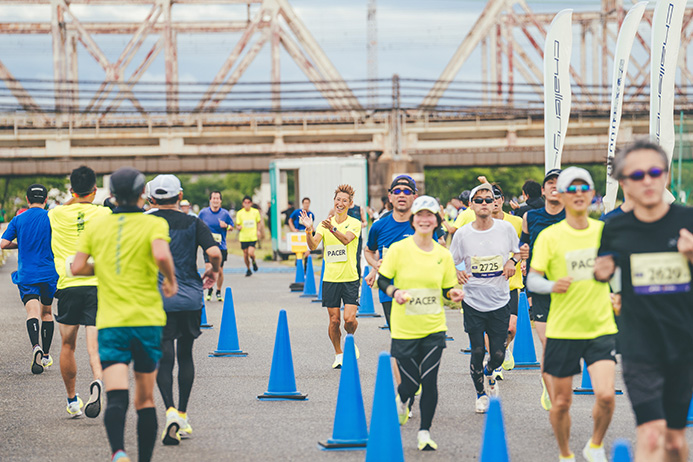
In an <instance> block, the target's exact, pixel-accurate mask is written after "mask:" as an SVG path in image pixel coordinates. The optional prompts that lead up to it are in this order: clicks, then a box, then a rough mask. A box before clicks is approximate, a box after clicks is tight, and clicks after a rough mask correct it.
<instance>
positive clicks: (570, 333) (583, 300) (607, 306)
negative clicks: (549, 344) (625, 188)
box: [532, 218, 617, 340]
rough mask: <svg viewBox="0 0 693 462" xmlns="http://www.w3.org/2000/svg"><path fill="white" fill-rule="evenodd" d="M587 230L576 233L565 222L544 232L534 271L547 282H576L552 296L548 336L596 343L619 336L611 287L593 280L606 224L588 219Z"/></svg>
mask: <svg viewBox="0 0 693 462" xmlns="http://www.w3.org/2000/svg"><path fill="white" fill-rule="evenodd" d="M588 223H589V225H588V227H587V228H586V229H574V228H572V227H571V226H570V225H568V223H567V222H566V221H565V220H563V221H560V222H558V223H556V224H554V225H551V226H549V227H548V228H546V229H545V230H543V231H542V232H541V233H540V234H539V237H537V240H536V242H535V243H534V250H533V253H532V268H533V269H535V270H537V271H543V272H544V274H545V275H546V277H547V279H549V280H551V281H556V280H558V279H561V278H563V277H566V276H570V277H572V278H573V281H572V283H571V284H570V288H569V289H568V291H567V292H566V293H563V294H556V293H552V294H551V311H549V317H548V319H547V320H546V336H547V337H549V338H559V339H574V340H580V339H593V338H596V337H600V336H602V335H608V334H615V333H616V332H617V328H616V322H615V321H614V314H613V309H612V307H611V300H610V298H609V285H608V284H607V283H605V282H597V281H596V280H595V279H594V276H593V272H594V259H595V258H596V257H597V250H598V249H599V242H600V240H601V236H602V229H603V228H604V223H602V222H601V221H597V220H593V219H591V218H590V219H589V221H588Z"/></svg>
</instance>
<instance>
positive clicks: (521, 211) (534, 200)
mask: <svg viewBox="0 0 693 462" xmlns="http://www.w3.org/2000/svg"><path fill="white" fill-rule="evenodd" d="M541 194H542V191H541V185H540V184H539V183H537V182H536V181H534V180H527V181H525V184H523V185H522V199H523V200H524V202H525V203H524V204H523V205H520V204H518V203H517V202H516V201H514V200H512V201H510V207H511V208H512V209H513V215H515V216H516V217H520V218H522V217H524V216H525V213H527V212H529V211H530V210H534V209H541V208H544V200H543V199H542V198H541Z"/></svg>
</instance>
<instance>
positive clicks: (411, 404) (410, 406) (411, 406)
mask: <svg viewBox="0 0 693 462" xmlns="http://www.w3.org/2000/svg"><path fill="white" fill-rule="evenodd" d="M415 402H416V395H414V396H412V397H411V399H410V400H409V403H408V405H407V408H408V409H409V418H410V419H411V418H412V417H414V403H415Z"/></svg>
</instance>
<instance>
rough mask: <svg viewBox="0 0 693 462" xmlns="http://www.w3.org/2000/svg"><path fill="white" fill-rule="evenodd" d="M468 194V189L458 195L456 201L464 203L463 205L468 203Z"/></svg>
mask: <svg viewBox="0 0 693 462" xmlns="http://www.w3.org/2000/svg"><path fill="white" fill-rule="evenodd" d="M470 193H471V191H469V189H465V190H464V191H462V192H461V193H460V195H459V197H458V199H459V200H461V201H462V202H465V203H466V202H469V194H470Z"/></svg>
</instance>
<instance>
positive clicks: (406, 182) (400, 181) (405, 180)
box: [390, 175, 416, 191]
mask: <svg viewBox="0 0 693 462" xmlns="http://www.w3.org/2000/svg"><path fill="white" fill-rule="evenodd" d="M396 186H407V187H408V188H410V189H411V190H412V191H416V181H414V178H412V177H410V176H409V175H399V176H398V177H397V178H395V179H394V180H392V184H391V185H390V191H392V190H393V189H395V187H396Z"/></svg>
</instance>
